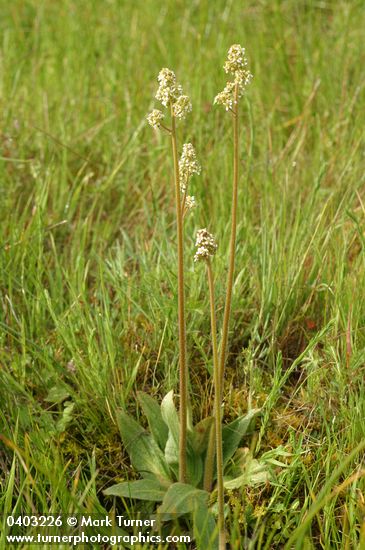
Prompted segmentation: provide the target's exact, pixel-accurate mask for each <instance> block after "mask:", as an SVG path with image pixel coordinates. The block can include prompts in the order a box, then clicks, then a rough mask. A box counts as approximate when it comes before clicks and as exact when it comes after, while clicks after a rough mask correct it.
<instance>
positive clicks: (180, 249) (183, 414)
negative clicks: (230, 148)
mask: <svg viewBox="0 0 365 550" xmlns="http://www.w3.org/2000/svg"><path fill="white" fill-rule="evenodd" d="M171 144H172V156H173V160H174V177H175V202H176V225H177V257H178V312H179V373H180V436H179V437H180V439H179V481H180V482H181V483H186V481H187V479H186V442H187V408H188V386H187V365H186V326H185V290H184V235H183V218H182V212H181V198H180V182H179V161H178V156H177V144H176V121H175V117H174V114H173V109H172V105H171Z"/></svg>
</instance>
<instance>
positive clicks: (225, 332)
mask: <svg viewBox="0 0 365 550" xmlns="http://www.w3.org/2000/svg"><path fill="white" fill-rule="evenodd" d="M238 88H239V86H238V84H236V86H235V89H234V110H233V112H232V116H233V190H232V211H231V240H230V245H229V267H228V274H227V289H226V302H225V306H224V316H223V328H222V339H221V348H220V357H219V376H220V388H221V392H222V394H221V399H222V398H223V384H224V368H225V363H226V353H227V342H228V329H229V318H230V316H231V304H232V289H233V277H234V265H235V255H236V234H237V202H238V160H239V150H238Z"/></svg>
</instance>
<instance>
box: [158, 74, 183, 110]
mask: <svg viewBox="0 0 365 550" xmlns="http://www.w3.org/2000/svg"><path fill="white" fill-rule="evenodd" d="M157 80H158V83H159V88H158V90H157V93H156V99H158V101H161V103H162V105H163V106H164V107H167V106H168V105H169V104H170V102H171V101H172V102H174V101H176V99H177V98H178V97H179V96H181V95H182V87H181V86H180V84H177V82H176V76H175V73H174V72H173V71H171V70H170V69H166V68H164V69H161V71H160V72H159V75H158V77H157Z"/></svg>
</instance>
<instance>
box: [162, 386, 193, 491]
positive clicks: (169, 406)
mask: <svg viewBox="0 0 365 550" xmlns="http://www.w3.org/2000/svg"><path fill="white" fill-rule="evenodd" d="M161 414H162V418H163V420H164V421H165V422H166V424H167V426H168V428H169V435H168V439H167V443H166V446H165V459H166V462H167V463H168V464H169V466H170V467H171V469H172V470H173V472H174V474H175V476H177V475H178V469H179V468H178V463H179V432H180V423H179V416H178V413H177V411H176V408H175V404H174V392H173V391H170V392H169V393H168V394H167V395H166V396H165V397H164V398H163V400H162V403H161ZM191 433H192V432H190V434H191ZM190 439H191V437H190V438H188V442H187V457H186V467H187V477H188V480H189V483H191V484H192V485H194V486H196V485H198V484H199V482H200V480H201V478H202V476H203V460H202V458H201V456H200V455H199V454H198V453H195V452H194V449H193V446H192V443H191V441H190Z"/></svg>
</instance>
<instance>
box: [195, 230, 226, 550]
mask: <svg viewBox="0 0 365 550" xmlns="http://www.w3.org/2000/svg"><path fill="white" fill-rule="evenodd" d="M196 246H197V252H196V254H195V256H194V260H195V261H204V262H205V263H206V266H207V275H208V285H209V302H210V321H211V335H212V347H213V381H214V405H215V406H214V430H212V431H211V434H214V435H213V444H215V454H216V459H217V460H216V461H217V492H218V530H219V549H220V550H225V548H226V536H225V528H224V485H223V442H222V399H221V395H222V388H221V386H220V384H221V381H220V375H219V374H220V373H219V360H218V343H217V321H216V314H215V298H214V294H215V293H214V277H213V269H212V264H211V258H212V257H213V256H214V255H215V253H216V250H217V244H216V242H215V239H214V237H213V235H212V234H211V233H209V232H208V231H207V230H206V229H200V230H199V231H198V233H197V238H196ZM210 444H211V442H210V443H209V445H210ZM206 466H207V467H208V469H211V470H213V466H214V455H213V463H211V464H207V465H206Z"/></svg>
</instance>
